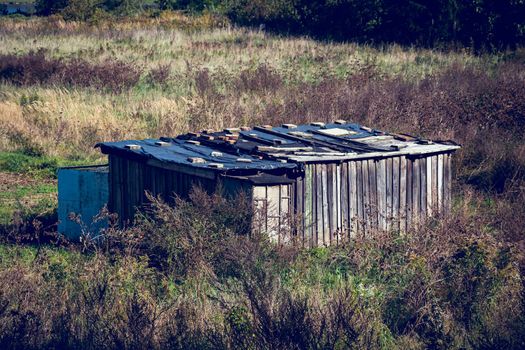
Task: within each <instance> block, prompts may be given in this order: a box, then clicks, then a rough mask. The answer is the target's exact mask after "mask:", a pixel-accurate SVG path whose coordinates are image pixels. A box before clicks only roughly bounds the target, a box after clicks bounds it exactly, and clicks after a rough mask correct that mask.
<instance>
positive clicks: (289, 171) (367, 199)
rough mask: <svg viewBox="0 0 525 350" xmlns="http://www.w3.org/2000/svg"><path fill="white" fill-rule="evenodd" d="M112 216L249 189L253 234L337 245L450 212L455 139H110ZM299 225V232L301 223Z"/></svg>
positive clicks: (229, 135)
mask: <svg viewBox="0 0 525 350" xmlns="http://www.w3.org/2000/svg"><path fill="white" fill-rule="evenodd" d="M97 147H100V149H101V151H102V152H103V153H105V154H108V155H109V203H108V207H109V209H110V211H113V212H115V213H117V214H119V216H120V220H121V223H122V224H126V223H128V222H130V221H131V219H132V217H133V215H134V213H135V211H136V209H137V208H139V207H140V206H141V205H143V204H144V203H146V201H147V199H146V196H145V193H146V191H148V192H151V193H152V194H153V195H159V194H160V195H162V196H164V198H166V199H167V200H169V199H170V198H172V197H173V195H174V194H177V195H179V196H182V197H184V196H187V194H188V193H189V191H190V189H191V187H192V186H194V185H198V186H201V187H202V188H204V189H206V190H208V191H213V190H214V189H215V188H216V186H217V185H218V184H219V183H220V184H221V187H222V188H223V189H224V190H225V193H226V194H227V195H235V193H236V191H239V190H243V191H245V192H247V193H248V194H249V195H250V196H251V199H252V200H253V203H254V208H256V209H257V210H256V213H257V216H258V218H256V220H255V221H254V226H255V227H254V229H258V230H263V231H266V232H268V234H270V235H271V236H272V237H273V238H274V239H275V240H277V241H286V240H289V239H290V238H292V237H295V238H296V239H298V240H299V241H301V242H302V243H303V245H305V246H318V245H330V244H334V243H337V242H339V241H340V240H342V239H345V237H350V236H351V235H352V234H353V233H356V232H367V231H369V230H372V229H385V230H387V229H395V230H406V229H407V228H409V227H412V226H413V225H415V224H417V223H418V222H420V221H421V220H422V219H423V218H426V217H428V216H432V215H436V214H442V213H446V212H447V211H448V210H449V209H450V206H451V192H452V191H451V172H452V169H451V156H452V153H453V152H454V151H455V150H457V149H458V148H459V146H458V145H457V144H455V143H454V142H451V141H447V142H443V141H441V142H438V141H429V140H424V139H421V138H417V137H412V136H409V135H400V134H392V133H386V132H382V131H378V130H373V129H370V128H367V127H363V126H361V125H358V124H354V123H347V122H346V121H343V120H338V121H336V122H334V123H329V124H324V123H311V124H309V125H292V124H283V125H281V126H279V127H272V126H259V127H254V128H241V129H233V128H232V129H225V130H224V131H221V132H213V131H208V130H203V131H201V132H198V133H188V134H184V135H180V136H177V137H175V138H161V139H149V140H140V141H137V140H128V141H119V142H104V143H100V144H98V145H97ZM292 223H293V225H292Z"/></svg>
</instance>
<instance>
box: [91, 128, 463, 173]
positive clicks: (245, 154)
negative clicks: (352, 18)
mask: <svg viewBox="0 0 525 350" xmlns="http://www.w3.org/2000/svg"><path fill="white" fill-rule="evenodd" d="M96 147H100V148H101V150H102V152H103V153H106V154H117V155H119V156H121V157H129V158H138V159H146V160H148V159H154V160H156V161H158V162H160V164H176V165H179V166H187V167H193V168H201V169H210V170H214V171H218V172H229V171H231V170H237V171H240V172H242V171H246V170H252V171H263V172H266V171H274V170H278V169H281V170H284V171H286V170H287V169H295V168H297V166H298V165H297V164H298V163H311V162H334V161H342V160H350V159H367V158H377V157H392V156H399V155H424V154H431V153H442V152H450V151H454V150H456V149H458V148H460V146H459V145H457V144H456V143H454V142H452V141H430V140H425V139H421V138H418V137H414V136H410V135H406V134H393V133H387V132H383V131H379V130H375V129H371V128H368V127H365V126H362V125H359V124H355V123H347V122H346V121H343V120H338V121H336V122H334V123H328V124H325V123H311V124H304V125H293V124H283V125H281V126H279V127H272V126H267V125H265V126H256V127H254V128H246V127H243V128H240V129H238V128H229V129H224V130H223V131H218V132H213V131H210V130H203V131H201V132H198V133H187V134H183V135H179V136H177V137H175V138H168V137H162V138H160V139H147V140H127V141H117V142H103V143H99V144H97V145H96Z"/></svg>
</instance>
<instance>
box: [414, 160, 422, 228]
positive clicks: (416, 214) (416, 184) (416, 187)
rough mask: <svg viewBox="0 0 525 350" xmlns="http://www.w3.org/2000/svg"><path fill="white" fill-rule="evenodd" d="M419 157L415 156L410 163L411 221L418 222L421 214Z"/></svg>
mask: <svg viewBox="0 0 525 350" xmlns="http://www.w3.org/2000/svg"><path fill="white" fill-rule="evenodd" d="M419 163H420V161H419V158H415V159H414V161H413V163H412V177H413V180H412V206H413V209H412V214H413V223H415V224H416V225H417V224H419V222H420V220H421V215H420V211H419V207H420V200H421V186H420V185H421V183H420V174H421V173H420V169H419Z"/></svg>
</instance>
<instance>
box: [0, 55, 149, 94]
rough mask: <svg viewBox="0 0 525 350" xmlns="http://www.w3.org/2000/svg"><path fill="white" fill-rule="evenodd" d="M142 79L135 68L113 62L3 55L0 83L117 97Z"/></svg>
mask: <svg viewBox="0 0 525 350" xmlns="http://www.w3.org/2000/svg"><path fill="white" fill-rule="evenodd" d="M140 75H141V71H140V70H139V69H137V68H136V67H134V66H132V65H130V64H127V63H124V62H120V61H117V60H112V59H108V60H106V61H104V62H102V63H99V64H93V63H89V62H87V61H84V60H81V59H73V60H70V61H63V60H58V59H52V58H47V57H46V56H45V54H44V52H43V51H38V52H34V51H32V52H29V53H28V54H25V55H20V56H17V55H11V54H7V55H0V79H2V80H4V81H7V82H9V83H12V84H15V85H34V84H42V85H64V86H70V87H87V88H94V89H101V90H107V91H110V92H116V93H118V92H121V91H123V90H127V89H130V88H132V87H133V86H135V85H136V84H137V83H138V81H139V79H140Z"/></svg>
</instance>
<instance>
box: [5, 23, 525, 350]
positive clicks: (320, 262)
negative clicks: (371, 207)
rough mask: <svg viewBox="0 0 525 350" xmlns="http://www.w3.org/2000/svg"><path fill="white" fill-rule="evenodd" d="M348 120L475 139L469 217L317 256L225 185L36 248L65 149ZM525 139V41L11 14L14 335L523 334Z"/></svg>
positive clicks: (9, 297) (466, 342)
mask: <svg viewBox="0 0 525 350" xmlns="http://www.w3.org/2000/svg"><path fill="white" fill-rule="evenodd" d="M21 72H22V73H21ZM335 119H347V120H353V121H356V122H359V123H363V124H365V125H368V126H372V127H377V128H383V129H386V130H389V131H401V132H406V133H413V134H418V135H423V136H425V137H428V138H435V139H453V140H456V141H457V142H460V143H461V144H462V146H463V149H462V150H461V151H460V152H458V154H457V155H456V157H455V160H454V168H455V172H454V174H455V175H454V176H455V185H454V195H455V203H456V204H455V208H454V214H453V216H452V218H450V219H447V220H444V221H442V222H433V223H429V225H428V227H424V228H422V229H421V231H420V232H413V233H410V234H407V235H406V236H402V235H401V236H400V235H399V234H398V233H390V234H384V235H382V236H378V237H376V238H371V237H362V238H361V239H358V240H356V242H355V243H354V244H353V245H352V246H351V247H340V248H333V249H317V250H313V251H310V252H302V251H297V250H294V249H291V248H290V249H289V250H287V249H278V248H276V247H272V246H270V245H268V244H267V242H266V241H265V240H264V239H262V238H261V239H252V240H250V239H245V238H244V237H241V238H239V237H237V236H235V234H234V233H235V230H234V229H232V228H231V227H229V226H228V224H227V223H226V221H228V220H226V218H231V217H232V216H234V215H236V214H238V213H237V211H238V207H235V206H233V207H231V204H226V203H223V202H221V201H220V200H219V199H217V198H211V199H210V198H208V199H207V200H200V201H195V203H193V204H191V203H190V204H184V205H181V206H182V209H181V213H180V212H173V211H172V209H169V208H165V207H163V206H162V205H160V207H159V208H158V211H159V215H160V217H163V218H165V219H164V221H161V222H160V223H158V222H149V221H148V220H146V219H145V222H142V223H141V225H140V226H139V228H138V229H135V230H131V231H125V232H120V231H118V230H116V231H115V232H111V234H110V235H109V239H108V241H109V243H108V244H107V246H105V247H97V246H94V245H92V244H91V243H90V242H84V245H71V244H69V243H68V242H65V243H64V242H63V243H62V245H59V247H56V246H55V245H53V244H51V243H49V244H47V245H43V246H42V245H34V244H35V243H37V242H38V241H39V240H40V238H41V237H43V236H46V237H47V239H48V240H49V239H50V240H51V241H54V240H55V239H56V240H59V239H58V238H56V237H54V236H53V234H52V233H51V234H46V235H44V234H43V233H44V231H52V228H53V225H52V222H53V218H54V216H53V215H54V214H53V211H54V209H55V208H56V180H55V175H54V174H55V171H56V169H57V167H59V166H64V165H79V164H89V163H102V162H104V161H105V159H104V157H103V156H102V155H100V154H99V152H98V150H96V149H94V148H93V145H94V144H96V143H97V142H100V141H110V140H121V139H133V138H145V137H160V136H164V135H166V136H173V135H177V134H179V133H182V132H187V131H192V130H200V129H204V128H212V129H221V128H224V127H234V126H241V125H257V124H280V123H283V122H296V123H300V122H307V121H314V120H319V121H330V120H335ZM523 137H525V49H523V48H519V49H517V50H515V51H509V52H501V53H498V54H486V55H474V54H472V53H470V52H469V50H468V49H462V50H457V51H449V52H443V51H433V50H427V49H419V48H411V47H408V48H407V47H400V46H396V45H388V46H384V47H372V46H366V45H357V44H353V43H331V42H319V41H314V40H311V39H308V38H302V37H280V36H275V35H270V34H267V33H265V32H262V31H256V30H250V29H244V28H233V27H229V26H227V25H225V24H224V23H222V22H221V20H220V19H217V18H213V17H212V16H209V15H208V16H207V15H205V16H201V17H195V18H191V17H185V16H183V15H181V14H178V13H163V14H161V15H160V16H159V17H156V18H137V19H133V20H132V19H119V20H115V21H112V22H104V21H102V22H100V23H98V24H97V25H96V26H95V25H89V24H86V23H79V22H64V21H63V20H60V19H58V18H32V19H24V20H20V19H6V18H0V178H1V181H0V192H1V193H0V225H1V227H2V228H1V230H0V232H1V233H2V235H3V236H2V237H3V238H2V239H3V241H4V243H3V244H2V245H0V318H1V319H2V320H3V321H2V326H0V346H3V345H7V344H19V345H17V346H18V347H20V348H28V347H29V348H31V347H33V348H39V347H60V346H74V345H79V344H82V345H83V346H85V347H90V346H91V347H97V346H101V345H102V344H104V345H107V346H108V347H113V348H122V347H128V348H141V347H142V348H144V347H167V346H169V347H174V348H225V347H226V348H238V347H242V348H305V347H306V348H322V347H327V348H334V347H335V348H341V349H343V348H352V347H354V348H414V349H416V348H428V347H431V348H458V349H459V348H481V347H485V348H501V347H506V348H516V349H518V348H520V347H522V346H524V344H525V343H524V341H525V334H524V327H523V324H524V319H523V313H522V310H523V309H522V307H523V295H524V294H523V293H524V292H523V276H524V271H525V268H524V267H525V263H524V261H525V259H524V246H525V244H524V242H525V241H524V231H523V227H525V226H524V225H525V208H524V207H523V202H524V200H525V146H524V145H523V141H522V140H523ZM207 201H211V202H212V203H215V204H217V203H216V202H218V203H219V206H218V207H219V209H212V208H211V206H206V205H203V204H199V203H207ZM34 218H37V219H40V220H41V221H42V222H43V224H39V223H38V221H37V222H34V221H32V220H33V219H34ZM166 218H167V219H166ZM55 220H56V218H55ZM221 220H222V221H221ZM233 221H235V220H233ZM228 222H230V221H228ZM42 225H43V227H42ZM35 233H36V235H35ZM49 237H52V238H49ZM16 241H26V242H27V241H29V242H31V243H32V244H29V245H28V244H25V245H24V244H13V242H16ZM81 252H83V253H81ZM1 281H4V282H5V281H16V283H11V284H9V283H1ZM8 285H9V287H8ZM50 295H60V296H62V298H56V299H52V300H53V301H52V302H50V300H51V298H50V297H49V296H50ZM46 302H47V303H48V304H47V305H46V304H45V303H46ZM4 304H5V305H7V306H6V308H5V310H10V311H3V310H4V309H3V305H4ZM92 305H97V307H96V308H95V307H92ZM13 310H17V311H16V313H15V312H14V311H13ZM87 324H89V325H90V326H89V327H88V326H86V325H87ZM57 325H59V327H57ZM17 332H18V333H17ZM31 332H33V333H31ZM20 333H22V334H33V335H32V336H31V337H29V338H21V337H19V336H18V335H17V334H20ZM287 334H288V335H287Z"/></svg>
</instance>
